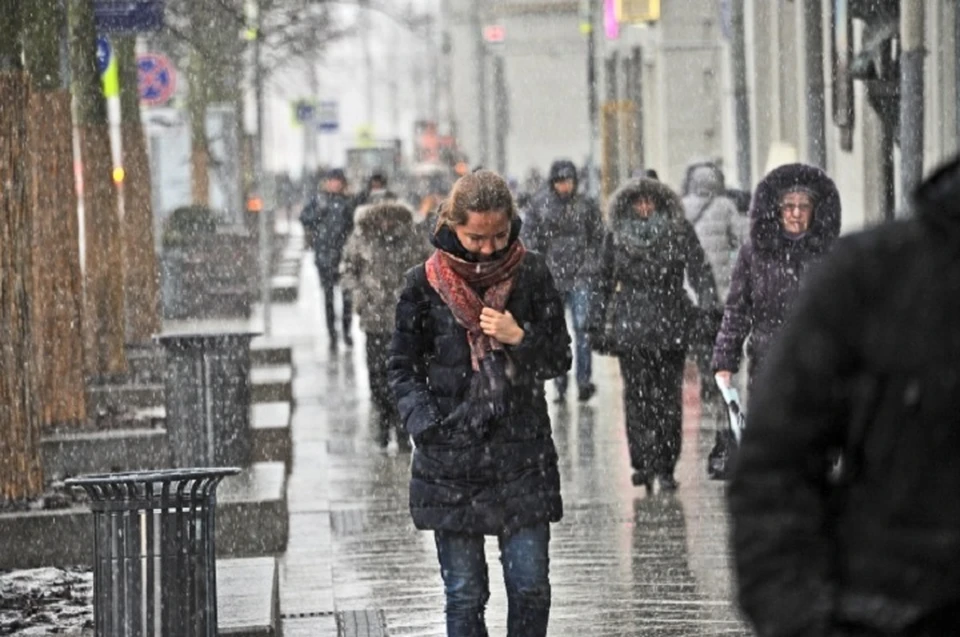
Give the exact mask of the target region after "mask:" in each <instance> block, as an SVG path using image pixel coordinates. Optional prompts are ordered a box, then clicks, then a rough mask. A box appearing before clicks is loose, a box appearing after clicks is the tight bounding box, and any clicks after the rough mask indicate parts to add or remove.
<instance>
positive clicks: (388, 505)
mask: <svg viewBox="0 0 960 637" xmlns="http://www.w3.org/2000/svg"><path fill="white" fill-rule="evenodd" d="M318 288H319V285H318V282H317V276H316V271H315V269H314V268H313V265H312V263H311V262H309V261H307V262H305V264H304V268H303V276H302V280H301V290H300V296H299V301H298V302H297V304H296V305H288V306H279V307H277V308H275V310H274V324H275V326H276V327H275V330H274V333H275V334H276V335H277V336H278V338H282V339H283V340H287V341H288V342H289V343H290V344H291V345H292V346H293V355H294V364H295V366H296V377H295V380H294V399H295V401H296V406H295V411H294V415H293V423H292V427H293V430H292V436H293V440H294V463H293V469H292V473H291V475H290V479H289V482H288V498H289V508H290V542H289V547H288V550H287V553H286V554H285V555H284V556H283V558H282V560H281V569H282V570H281V612H282V614H283V616H284V618H285V619H284V634H285V635H287V637H299V636H301V635H303V636H306V635H310V636H317V635H336V634H337V620H338V618H339V620H340V623H341V629H340V630H341V632H348V633H351V634H389V635H418V636H419V635H424V636H426V635H437V636H442V635H444V618H443V589H442V584H441V580H440V574H439V568H438V565H437V560H436V554H435V548H434V544H433V536H432V534H430V533H421V532H418V531H417V530H416V529H414V527H413V525H412V523H411V521H410V517H409V514H408V511H407V479H408V465H409V456H406V455H402V454H397V453H396V452H395V450H393V449H391V450H390V451H389V452H388V453H387V454H384V453H382V452H380V451H379V450H378V449H377V448H376V446H375V445H374V443H373V437H372V430H373V426H372V422H371V409H370V407H369V389H368V387H367V379H366V372H365V367H364V363H363V360H364V356H363V351H364V348H363V340H362V339H363V337H362V334H361V333H359V332H356V333H355V341H356V343H357V345H356V347H354V348H353V349H352V350H347V351H343V350H341V353H340V355H339V356H336V355H331V354H330V353H329V351H328V342H327V337H326V330H325V327H324V325H323V319H322V311H321V298H320V293H319V289H318ZM595 370H596V371H595V375H596V382H597V384H598V386H599V392H598V394H597V396H595V397H594V398H593V400H592V401H591V402H590V403H589V404H588V405H578V404H577V403H576V402H575V400H573V399H572V398H571V399H570V401H569V404H568V405H566V406H563V407H558V406H556V405H551V415H552V417H553V424H554V436H555V440H556V443H557V447H558V449H559V452H560V458H561V465H560V470H561V476H562V480H563V497H564V504H565V510H566V515H565V517H564V519H563V521H562V522H561V523H559V524H556V525H554V526H553V528H552V533H553V541H552V544H551V581H552V585H553V609H552V614H551V621H550V634H551V635H574V634H581V635H591V636H599V635H647V636H649V635H657V636H671V635H747V634H748V632H747V630H746V629H745V628H744V626H743V624H742V623H741V622H740V620H739V619H738V617H737V614H736V611H735V609H734V607H733V605H732V603H731V599H732V589H731V583H730V570H729V559H728V552H727V548H726V535H727V527H726V519H725V513H724V510H723V505H722V485H721V484H719V483H715V482H711V481H709V480H707V479H706V477H705V471H704V467H705V459H706V454H707V452H708V451H709V448H710V446H711V444H712V442H713V424H712V423H708V424H707V427H706V428H702V427H701V423H700V414H699V407H698V406H697V401H696V399H695V394H696V390H695V389H694V388H693V385H692V384H689V385H688V387H687V392H686V395H687V398H688V401H687V406H686V410H685V411H686V413H685V418H684V439H683V444H684V449H683V454H682V456H681V461H680V466H679V468H678V471H677V478H678V479H679V480H680V482H681V487H680V490H679V491H678V492H677V493H676V494H675V495H667V494H657V495H654V496H650V497H648V496H647V495H646V492H645V490H644V489H642V488H637V487H633V486H632V485H631V483H630V469H629V465H628V461H627V443H626V435H625V432H624V429H623V410H622V406H621V401H620V391H621V385H620V380H619V373H618V368H617V363H616V361H615V360H613V359H607V358H599V359H596V361H595ZM551 391H552V388H551ZM497 557H498V551H497V547H496V541H495V539H492V538H491V539H490V540H489V541H488V545H487V558H488V562H489V565H490V582H491V599H490V603H489V606H488V611H487V623H488V626H489V627H490V630H491V634H493V635H498V634H499V635H502V634H504V633H505V625H506V599H505V596H504V592H503V586H502V584H501V582H502V576H501V573H500V565H499V561H498V559H497ZM354 611H356V613H357V614H352V613H353V612H354ZM361 614H362V615H363V617H364V621H366V620H367V619H370V618H373V619H372V621H373V622H374V624H375V623H377V622H381V621H382V622H383V624H384V625H383V626H375V625H371V627H368V628H365V629H362V630H359V631H358V630H357V629H349V630H348V629H347V628H346V626H347V624H348V623H350V622H352V621H354V620H355V618H356V617H358V616H360V615H361ZM338 615H339V617H338ZM348 620H349V621H348Z"/></svg>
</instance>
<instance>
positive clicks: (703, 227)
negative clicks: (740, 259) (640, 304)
mask: <svg viewBox="0 0 960 637" xmlns="http://www.w3.org/2000/svg"><path fill="white" fill-rule="evenodd" d="M682 193H683V208H684V213H685V214H686V217H687V221H689V222H690V223H691V224H693V229H694V230H696V232H697V238H699V239H700V245H702V246H703V250H704V252H705V253H706V255H707V261H708V262H709V263H710V269H711V270H713V278H714V281H715V282H716V285H717V295H718V296H719V298H720V301H721V302H723V301H725V300H726V298H727V293H728V292H729V290H730V276H731V274H732V272H733V264H734V263H736V260H737V254H738V253H739V251H740V242H741V236H742V235H741V230H740V225H741V224H740V215H739V213H738V212H737V207H736V204H735V203H734V202H733V201H732V200H731V199H729V198H728V197H727V196H726V186H725V184H724V176H723V171H721V170H720V168H719V167H718V166H717V165H716V164H714V163H712V162H698V163H694V164H691V165H690V166H688V167H687V174H686V177H685V178H684V180H683V188H682ZM703 318H704V320H703V321H702V322H701V323H700V324H699V325H698V326H697V327H698V328H699V329H697V330H694V333H692V334H691V340H690V354H691V357H692V358H693V360H694V361H695V362H696V363H697V368H698V369H699V370H700V405H701V409H702V413H703V414H704V415H705V416H706V417H708V418H716V417H719V416H720V415H721V413H723V412H725V409H724V408H723V399H722V397H721V396H720V390H719V389H718V388H717V383H716V381H715V380H714V377H713V366H712V361H713V345H714V343H716V340H717V333H718V332H719V331H720V323H721V321H722V319H723V312H722V309H721V310H720V311H717V312H714V313H712V314H710V315H706V314H704V315H703Z"/></svg>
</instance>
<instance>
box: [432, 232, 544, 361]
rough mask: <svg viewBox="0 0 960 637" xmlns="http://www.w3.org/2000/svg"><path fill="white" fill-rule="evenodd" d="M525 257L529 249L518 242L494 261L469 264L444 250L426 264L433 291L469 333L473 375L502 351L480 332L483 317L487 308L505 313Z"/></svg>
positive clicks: (435, 254)
mask: <svg viewBox="0 0 960 637" xmlns="http://www.w3.org/2000/svg"><path fill="white" fill-rule="evenodd" d="M526 254H527V249H526V248H525V247H524V246H523V243H522V242H521V241H519V240H517V241H514V242H513V244H512V245H511V246H510V247H509V248H507V250H506V252H505V253H504V255H503V256H502V257H501V258H500V259H497V260H495V261H484V262H470V261H466V260H464V259H461V258H459V257H456V256H454V255H452V254H450V253H449V252H446V251H444V250H436V251H435V252H434V253H433V255H432V256H431V257H430V258H429V259H428V260H427V263H426V270H427V281H428V282H429V283H430V287H432V288H433V289H434V290H436V292H437V294H438V295H439V296H440V299H441V300H442V301H443V302H444V303H445V304H446V306H447V307H449V308H450V311H451V312H452V313H453V317H454V319H456V321H457V323H459V324H460V325H461V326H462V327H463V328H464V329H465V330H466V331H467V342H468V343H469V345H470V359H471V363H472V365H473V370H474V371H479V370H480V363H481V361H482V360H483V359H484V358H486V357H487V356H488V355H489V354H490V353H491V352H493V351H495V350H502V349H503V345H502V344H501V343H500V342H499V341H497V340H496V339H494V338H492V337H490V336H487V335H486V334H484V333H483V330H482V329H480V313H481V311H483V308H485V307H489V308H492V309H494V310H496V311H498V312H503V311H504V310H505V309H506V306H507V300H508V299H509V298H510V293H511V292H512V291H513V285H514V282H515V280H516V276H517V272H518V271H519V269H520V266H521V264H522V263H523V259H524V257H525V256H526ZM478 290H480V291H482V292H478ZM481 293H482V295H483V296H481Z"/></svg>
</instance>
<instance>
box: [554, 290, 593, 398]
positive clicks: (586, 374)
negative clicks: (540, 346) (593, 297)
mask: <svg viewBox="0 0 960 637" xmlns="http://www.w3.org/2000/svg"><path fill="white" fill-rule="evenodd" d="M563 305H564V307H565V308H567V307H568V308H570V313H571V314H573V341H574V346H575V347H576V356H577V360H576V377H577V387H581V388H582V387H586V386H587V385H589V384H590V377H591V376H592V375H593V365H592V360H591V355H592V353H591V351H590V341H589V340H588V339H587V330H586V327H587V314H588V313H589V311H590V290H588V289H587V288H585V287H576V288H574V289H572V290H570V291H569V292H564V293H563ZM556 384H557V392H559V393H560V394H561V395H564V394H566V393H567V377H566V375H563V376H560V377H559V378H557V380H556Z"/></svg>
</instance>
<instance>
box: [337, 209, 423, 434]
mask: <svg viewBox="0 0 960 637" xmlns="http://www.w3.org/2000/svg"><path fill="white" fill-rule="evenodd" d="M429 247H430V246H429V243H427V240H426V237H425V236H424V235H423V233H422V232H420V230H419V228H418V227H417V226H416V225H415V223H414V219H413V211H412V210H410V208H408V207H407V206H405V205H402V204H399V203H393V202H390V203H382V204H376V205H372V206H363V207H361V208H359V209H358V210H357V214H356V225H355V226H354V229H353V232H352V233H351V234H350V238H349V239H348V240H347V245H346V247H345V249H344V254H343V263H342V264H341V266H340V268H341V270H340V271H341V274H342V285H343V287H344V289H345V290H348V291H349V292H350V293H351V294H352V296H353V300H354V308H355V310H356V313H357V315H358V317H359V319H360V329H362V330H363V332H364V333H365V335H366V353H367V372H368V377H369V382H370V395H371V397H372V399H373V404H374V407H375V408H376V412H377V415H376V418H377V431H376V436H377V444H378V445H379V446H380V447H381V448H383V449H385V448H386V447H387V445H388V444H389V442H390V432H391V431H395V432H396V437H397V446H398V447H399V449H400V450H401V451H409V450H410V438H409V436H407V434H406V432H405V431H404V430H403V428H402V426H401V425H400V415H399V414H398V413H397V408H396V402H395V401H394V400H393V396H392V395H391V393H390V388H389V387H388V385H387V355H388V348H389V345H390V339H391V338H392V336H393V328H394V314H395V311H396V307H397V300H398V298H399V296H400V291H401V290H402V289H403V285H404V280H405V279H404V274H405V273H406V272H407V270H409V269H410V268H412V267H413V266H415V265H416V264H418V263H422V262H423V261H424V260H425V259H426V258H427V256H429V253H430V250H429Z"/></svg>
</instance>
